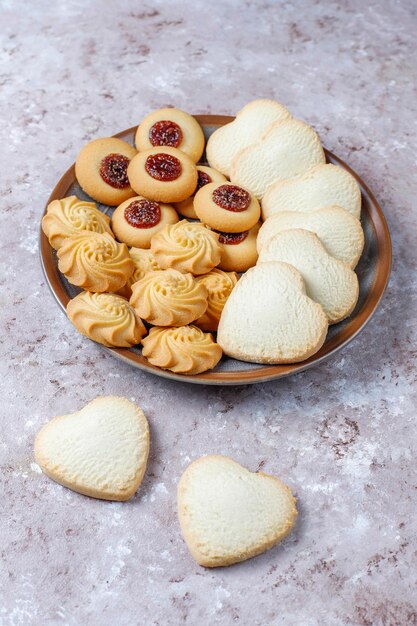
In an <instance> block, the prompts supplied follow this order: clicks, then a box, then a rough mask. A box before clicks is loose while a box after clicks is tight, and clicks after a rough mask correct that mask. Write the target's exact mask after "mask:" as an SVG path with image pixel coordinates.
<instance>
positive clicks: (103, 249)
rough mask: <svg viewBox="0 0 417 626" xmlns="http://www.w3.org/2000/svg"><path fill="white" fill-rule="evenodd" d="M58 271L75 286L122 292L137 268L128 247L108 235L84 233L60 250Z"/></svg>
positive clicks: (74, 236) (69, 241) (67, 242)
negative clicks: (122, 288) (120, 290)
mask: <svg viewBox="0 0 417 626" xmlns="http://www.w3.org/2000/svg"><path fill="white" fill-rule="evenodd" d="M58 269H59V271H60V272H62V273H63V274H65V276H66V277H67V280H68V281H69V282H70V283H71V284H72V285H77V287H82V288H83V289H86V290H88V291H95V292H102V291H118V290H119V289H121V287H123V285H125V284H126V282H127V280H128V278H129V277H130V276H131V275H132V274H133V271H134V269H135V265H134V263H133V261H132V259H131V258H130V256H129V251H128V249H127V246H126V244H124V243H118V242H117V241H116V240H115V239H114V237H112V236H111V235H109V234H108V233H93V232H91V233H90V232H81V233H80V234H79V235H73V236H72V237H67V238H66V239H65V241H64V243H63V244H62V246H61V247H60V248H59V250H58Z"/></svg>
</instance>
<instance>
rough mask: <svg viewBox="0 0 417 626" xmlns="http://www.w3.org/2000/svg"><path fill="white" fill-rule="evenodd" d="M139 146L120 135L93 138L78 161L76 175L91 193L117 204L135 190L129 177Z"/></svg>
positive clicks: (92, 195)
mask: <svg viewBox="0 0 417 626" xmlns="http://www.w3.org/2000/svg"><path fill="white" fill-rule="evenodd" d="M135 154H136V150H135V148H133V147H132V146H131V145H130V144H128V143H127V142H126V141H123V140H122V139H117V137H105V138H104V139H95V140H94V141H90V143H88V144H87V145H86V146H84V148H83V149H82V150H81V152H80V153H79V155H78V157H77V160H76V162H75V175H76V177H77V180H78V182H79V183H80V185H81V187H82V188H83V189H84V191H85V192H86V193H88V195H89V196H91V197H92V198H94V200H97V201H98V202H102V203H103V204H109V205H110V206H117V205H118V204H120V203H121V202H124V201H125V200H127V199H128V198H131V197H132V196H134V195H135V194H134V192H133V190H132V188H131V186H130V184H129V180H128V177H127V168H128V165H129V163H130V161H131V159H133V157H134V156H135Z"/></svg>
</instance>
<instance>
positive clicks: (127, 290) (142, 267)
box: [118, 248, 161, 299]
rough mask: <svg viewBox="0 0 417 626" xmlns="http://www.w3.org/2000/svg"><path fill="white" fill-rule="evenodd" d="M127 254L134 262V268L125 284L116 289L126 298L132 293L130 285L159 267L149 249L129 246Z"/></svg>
mask: <svg viewBox="0 0 417 626" xmlns="http://www.w3.org/2000/svg"><path fill="white" fill-rule="evenodd" d="M129 255H130V258H131V259H132V261H133V263H134V264H135V269H134V272H133V274H132V276H130V278H128V280H127V283H126V285H124V286H123V287H122V288H121V289H119V291H118V294H119V295H120V296H123V297H124V298H127V299H129V298H130V296H131V295H132V285H133V284H134V283H137V282H138V280H140V279H141V278H143V277H144V276H146V274H148V273H149V272H157V271H158V270H160V269H161V268H160V267H159V265H158V263H157V262H156V259H155V257H154V255H153V254H152V251H151V250H144V249H143V248H130V250H129Z"/></svg>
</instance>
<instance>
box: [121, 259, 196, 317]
mask: <svg viewBox="0 0 417 626" xmlns="http://www.w3.org/2000/svg"><path fill="white" fill-rule="evenodd" d="M207 295H208V294H207V288H206V286H205V285H203V284H201V283H197V282H196V281H195V279H194V277H193V276H192V275H191V274H182V273H181V272H178V271H177V270H161V271H159V272H150V273H149V274H146V276H144V277H143V278H142V279H141V280H139V281H138V282H137V283H135V284H134V285H132V296H131V298H130V304H131V305H132V306H133V307H134V309H135V311H136V313H137V314H138V315H139V316H140V317H141V318H142V319H144V320H146V321H147V322H149V323H150V324H154V325H155V326H182V325H183V324H189V323H190V322H193V321H194V320H196V319H197V318H198V317H201V316H202V315H203V313H204V311H205V310H206V308H207Z"/></svg>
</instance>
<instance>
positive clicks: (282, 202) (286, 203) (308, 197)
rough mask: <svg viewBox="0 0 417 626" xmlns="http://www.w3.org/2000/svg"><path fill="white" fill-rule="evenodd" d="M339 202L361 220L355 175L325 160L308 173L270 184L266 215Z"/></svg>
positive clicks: (321, 206)
mask: <svg viewBox="0 0 417 626" xmlns="http://www.w3.org/2000/svg"><path fill="white" fill-rule="evenodd" d="M334 204H335V205H337V206H340V207H342V208H343V209H346V211H349V213H352V215H354V216H355V217H357V218H358V219H359V218H360V215H361V190H360V189H359V185H358V183H357V182H356V180H355V178H354V177H353V176H352V174H349V172H348V171H347V170H344V169H343V168H342V167H338V166H337V165H333V164H332V163H321V164H320V165H316V166H315V167H312V168H310V169H309V170H308V171H307V172H305V173H304V174H300V175H299V176H296V177H294V178H289V179H286V180H280V181H277V182H275V183H273V184H272V185H269V186H268V188H267V190H266V193H265V195H264V197H263V198H262V218H263V219H264V220H266V219H267V218H268V217H270V216H271V215H273V214H274V213H278V212H280V211H303V213H307V212H310V211H317V209H323V208H324V207H326V206H331V205H334Z"/></svg>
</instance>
